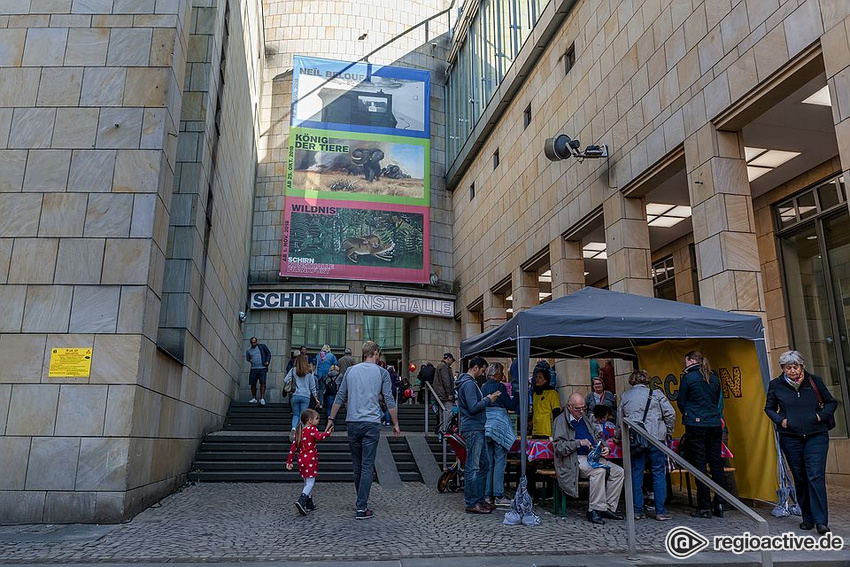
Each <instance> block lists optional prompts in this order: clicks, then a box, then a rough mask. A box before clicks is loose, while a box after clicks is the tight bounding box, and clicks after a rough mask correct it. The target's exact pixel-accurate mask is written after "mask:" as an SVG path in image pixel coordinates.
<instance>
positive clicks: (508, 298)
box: [505, 294, 514, 301]
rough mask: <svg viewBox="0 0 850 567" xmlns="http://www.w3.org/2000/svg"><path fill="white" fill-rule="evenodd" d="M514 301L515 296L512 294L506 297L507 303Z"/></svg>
mask: <svg viewBox="0 0 850 567" xmlns="http://www.w3.org/2000/svg"><path fill="white" fill-rule="evenodd" d="M513 300H514V296H513V294H511V295H509V296H507V297H505V301H513Z"/></svg>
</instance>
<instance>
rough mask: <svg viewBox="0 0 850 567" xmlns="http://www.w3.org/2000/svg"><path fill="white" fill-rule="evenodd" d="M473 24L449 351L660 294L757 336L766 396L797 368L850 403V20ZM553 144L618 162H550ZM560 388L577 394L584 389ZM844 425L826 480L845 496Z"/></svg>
mask: <svg viewBox="0 0 850 567" xmlns="http://www.w3.org/2000/svg"><path fill="white" fill-rule="evenodd" d="M466 6H467V8H470V6H469V5H466ZM505 6H508V7H509V8H508V9H505ZM514 6H519V7H520V9H519V12H511V9H510V7H514ZM473 8H474V9H471V10H467V12H466V15H463V16H461V17H460V18H459V22H461V29H456V30H455V34H454V36H453V37H454V39H455V41H454V43H453V46H452V49H451V51H450V53H451V55H450V60H449V64H450V66H451V67H450V69H451V72H450V75H449V78H448V94H447V99H448V100H447V106H448V108H450V109H452V111H451V112H449V114H448V122H447V124H446V129H447V131H448V132H449V133H450V139H451V141H450V143H449V148H448V149H449V151H448V155H449V161H448V173H447V186H448V187H449V188H450V189H452V190H453V192H454V193H453V195H454V211H455V215H456V224H455V234H454V246H455V248H454V253H455V254H454V257H455V272H456V277H457V280H458V281H459V284H460V285H459V287H460V295H459V299H458V310H462V314H461V321H462V334H463V336H464V337H466V336H470V335H471V334H475V333H478V332H481V331H482V330H487V329H490V328H493V327H495V326H497V325H499V324H501V323H502V322H504V321H505V320H506V319H507V318H508V317H510V313H511V312H516V311H519V310H522V309H527V308H529V307H531V306H533V305H536V304H538V302H539V301H541V300H542V301H546V300H548V299H550V298H552V297H559V296H562V295H564V294H566V293H570V292H571V291H574V290H576V289H578V288H580V287H582V286H584V285H594V286H603V287H607V288H609V289H612V290H617V291H624V292H629V293H637V294H643V295H653V294H654V295H656V296H659V297H666V298H669V299H675V300H678V301H686V302H692V303H699V304H701V305H704V306H708V307H713V308H717V309H722V310H727V311H736V312H742V313H750V314H756V315H758V316H761V317H762V318H763V320H764V322H765V327H766V329H767V340H768V346H769V349H770V358H771V365H772V368H771V371H772V374H773V375H774V376H775V375H777V374H778V367H777V359H778V356H779V354H780V353H782V352H783V351H785V350H787V349H789V348H796V349H798V350H800V351H802V352H803V353H804V355H805V356H806V358H807V359H808V361H809V363H808V368H809V370H811V371H813V372H815V373H817V374H819V375H821V376H824V377H825V379H826V383H827V384H828V385H829V387H830V388H831V390H832V392H833V393H834V395H835V396H836V397H838V398H839V399H842V400H844V401H845V402H846V400H847V395H848V371H847V368H850V366H848V365H847V363H846V362H845V361H847V360H850V356H849V355H850V344H848V341H847V336H848V335H847V333H846V328H847V313H846V308H845V307H844V305H846V303H847V299H848V297H847V294H848V292H847V291H846V290H847V285H846V283H847V276H846V268H845V266H846V265H847V260H848V259H850V256H848V255H850V249H848V247H847V242H848V236H850V235H848V234H846V230H847V229H846V226H847V220H848V219H847V215H848V210H847V198H846V190H845V182H844V180H845V176H846V170H847V169H848V167H850V166H848V164H850V137H848V131H850V130H848V124H850V121H848V120H847V117H848V111H850V108H848V105H847V104H846V101H847V99H848V91H847V81H846V76H847V75H848V73H850V70H848V64H850V55H849V54H850V51H848V35H847V32H848V22H850V7H848V6H847V5H846V4H845V3H840V2H833V1H829V0H820V1H819V0H805V1H798V0H784V1H783V0H775V1H768V2H765V1H759V0H756V1H751V0H740V1H731V2H730V1H723V0H721V1H704V2H703V1H694V2H689V1H688V2H679V1H665V0H661V1H648V2H601V3H600V2H582V1H573V0H560V1H552V2H549V3H548V4H545V5H542V6H541V5H540V4H539V3H536V2H514V1H513V0H491V1H489V2H486V1H485V2H481V3H474V7H473ZM511 13H514V14H515V13H519V14H521V15H523V16H524V15H526V14H530V15H531V19H530V21H531V22H532V23H533V25H530V26H529V25H527V24H526V23H525V21H524V20H523V21H514V20H511V19H510V18H511V17H512V16H510V14H511ZM505 18H508V19H509V20H510V23H511V24H517V25H516V27H513V26H511V29H518V30H519V31H517V32H516V35H514V36H510V35H505V34H504V33H502V32H500V31H499V30H500V29H502V30H503V29H504V28H503V27H500V26H499V25H498V23H499V22H504V21H507V20H505ZM494 21H495V22H496V26H495V27H494V26H493V25H492V24H493V22H494ZM472 76H480V77H483V79H482V80H481V81H478V82H476V81H470V80H469V78H470V77H472ZM559 134H567V135H568V136H570V137H571V138H574V139H578V140H580V142H581V146H580V149H581V150H584V149H585V148H586V147H587V146H588V145H602V144H605V145H607V146H608V148H609V153H610V157H608V158H607V159H592V158H591V159H584V160H580V159H576V158H571V159H566V160H562V161H557V162H550V161H549V160H548V159H547V158H546V157H545V156H544V142H545V140H546V139H547V138H551V137H554V136H557V135H559ZM562 368H563V372H560V373H559V374H561V375H562V376H565V377H566V379H567V382H568V389H572V388H575V389H582V390H586V388H587V386H588V384H587V375H588V373H587V369H586V367H582V366H581V365H573V366H572V367H566V366H563V367H562ZM619 370H621V371H625V370H626V367H625V366H623V367H622V368H619ZM620 379H621V380H622V379H623V377H621V378H620ZM620 386H621V387H623V386H624V384H623V383H622V382H621V383H620ZM837 417H838V422H839V425H838V427H837V428H836V429H835V430H834V431H833V432H832V435H833V443H832V445H831V447H832V450H831V452H830V457H829V459H830V460H829V466H828V473H829V475H830V480H831V481H832V482H841V483H844V484H846V483H847V482H848V480H847V479H850V476H848V475H850V442H848V440H847V431H848V429H847V426H848V424H847V416H846V414H845V413H844V411H843V410H839V413H838V416H837Z"/></svg>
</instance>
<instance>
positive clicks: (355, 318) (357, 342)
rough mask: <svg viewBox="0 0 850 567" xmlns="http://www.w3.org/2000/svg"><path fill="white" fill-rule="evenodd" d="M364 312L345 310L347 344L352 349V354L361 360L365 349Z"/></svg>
mask: <svg viewBox="0 0 850 567" xmlns="http://www.w3.org/2000/svg"><path fill="white" fill-rule="evenodd" d="M363 337H364V334H363V312H362V311H346V312H345V345H346V346H347V347H348V348H350V349H351V355H352V356H353V357H354V358H356V359H357V360H360V354H361V353H362V351H363V341H364V340H365V339H364V338H363Z"/></svg>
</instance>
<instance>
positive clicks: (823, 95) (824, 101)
mask: <svg viewBox="0 0 850 567" xmlns="http://www.w3.org/2000/svg"><path fill="white" fill-rule="evenodd" d="M803 104H816V105H818V106H832V99H830V98H829V85H827V86H825V87H823V88H822V89H819V90H818V91H817V92H816V93H815V94H813V95H811V96H810V97H808V98H805V99H803Z"/></svg>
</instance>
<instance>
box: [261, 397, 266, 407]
mask: <svg viewBox="0 0 850 567" xmlns="http://www.w3.org/2000/svg"><path fill="white" fill-rule="evenodd" d="M260 405H261V406H264V405H266V399H265V398H260Z"/></svg>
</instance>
